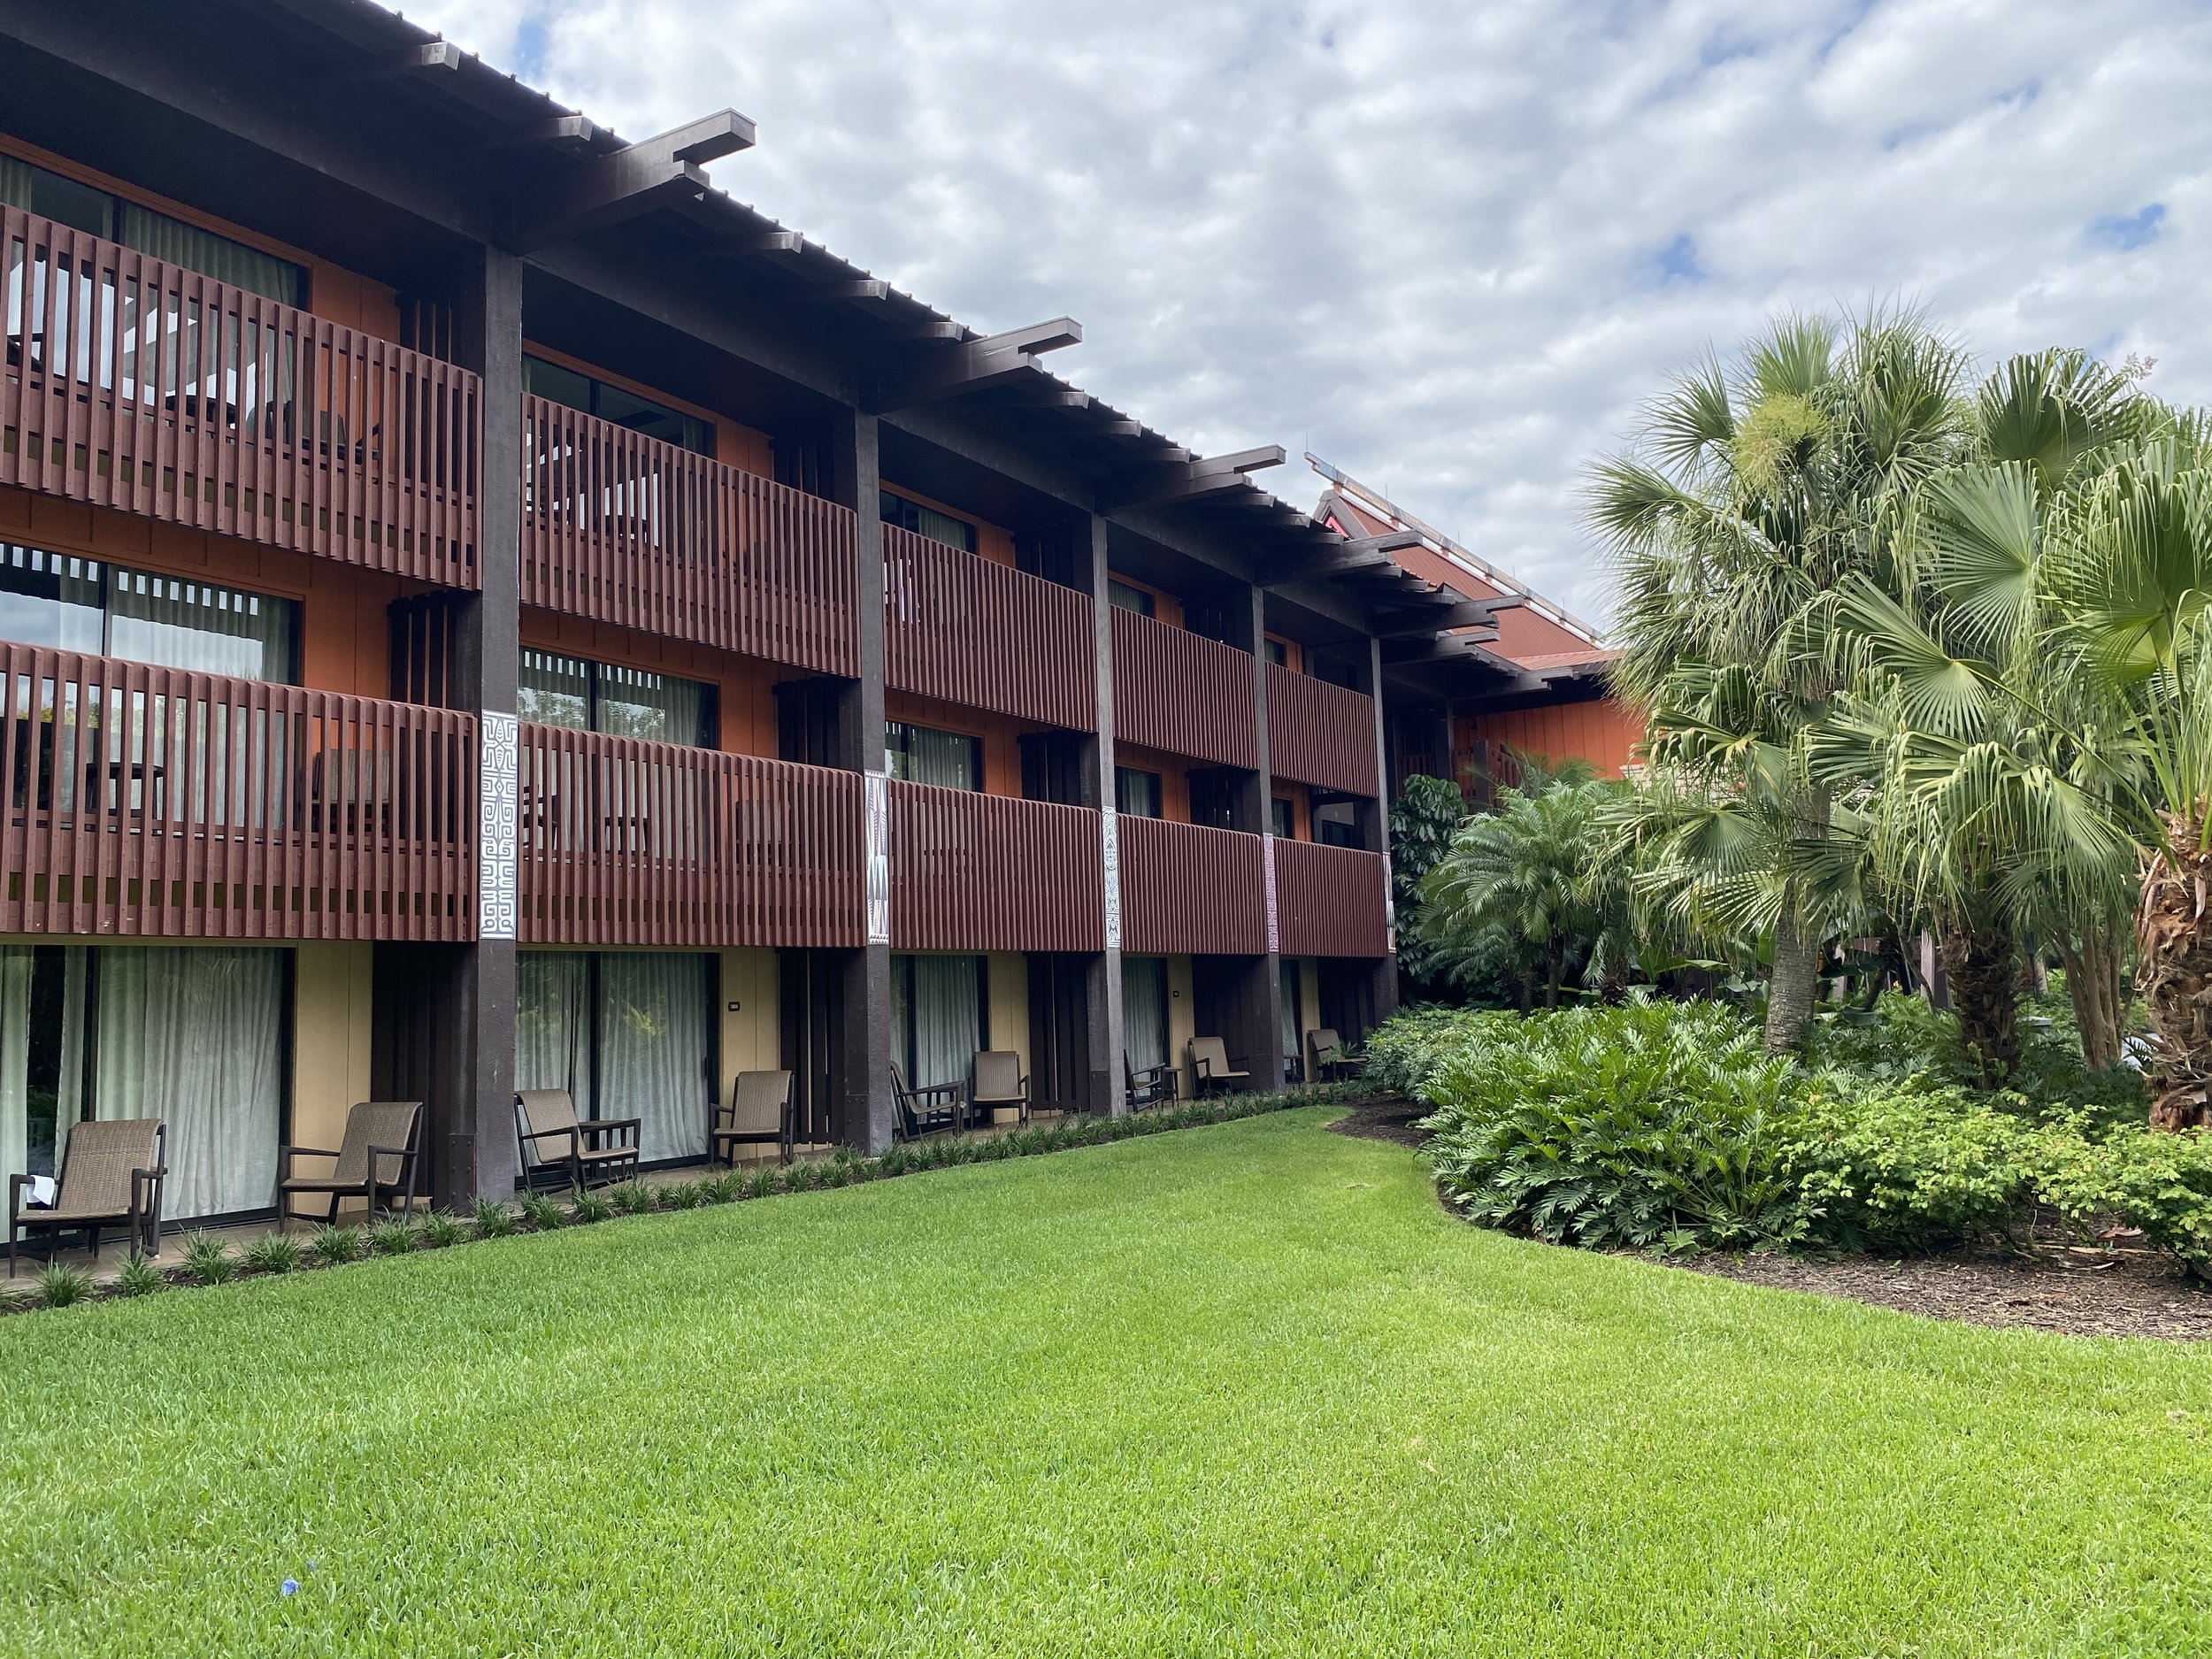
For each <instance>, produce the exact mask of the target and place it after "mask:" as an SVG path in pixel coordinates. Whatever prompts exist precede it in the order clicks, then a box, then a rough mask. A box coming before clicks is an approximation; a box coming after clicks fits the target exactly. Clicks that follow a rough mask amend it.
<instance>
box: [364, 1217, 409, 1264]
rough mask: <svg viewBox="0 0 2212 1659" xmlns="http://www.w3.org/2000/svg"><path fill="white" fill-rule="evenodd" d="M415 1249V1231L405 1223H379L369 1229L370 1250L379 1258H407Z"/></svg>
mask: <svg viewBox="0 0 2212 1659" xmlns="http://www.w3.org/2000/svg"><path fill="white" fill-rule="evenodd" d="M369 1248H371V1249H372V1250H373V1251H375V1252H376V1253H377V1254H378V1255H379V1256H405V1255H406V1254H407V1253H408V1252H409V1251H410V1250H412V1249H413V1248H415V1230H414V1229H413V1228H412V1227H411V1226H409V1225H407V1224H406V1223H405V1222H403V1221H379V1222H376V1223H374V1224H373V1225H371V1226H370V1228H369Z"/></svg>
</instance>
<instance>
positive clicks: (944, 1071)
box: [891, 956, 985, 1088]
mask: <svg viewBox="0 0 2212 1659" xmlns="http://www.w3.org/2000/svg"><path fill="white" fill-rule="evenodd" d="M984 983H985V976H984V971H983V958H982V957H980V956H894V957H892V958H891V1043H892V1049H891V1051H892V1053H893V1054H895V1055H896V1056H898V1061H899V1065H900V1068H901V1070H902V1071H904V1072H905V1073H906V1080H907V1081H908V1082H909V1083H910V1084H911V1085H913V1086H914V1087H916V1088H928V1087H931V1086H933V1085H934V1084H938V1083H964V1082H965V1081H967V1078H968V1071H969V1068H970V1067H971V1066H972V1065H973V1064H974V1063H975V1056H976V1050H978V1049H979V1048H982V1047H983V1031H984V1017H983V987H984Z"/></svg>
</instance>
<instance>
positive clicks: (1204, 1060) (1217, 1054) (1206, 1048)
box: [1190, 1037, 1252, 1094]
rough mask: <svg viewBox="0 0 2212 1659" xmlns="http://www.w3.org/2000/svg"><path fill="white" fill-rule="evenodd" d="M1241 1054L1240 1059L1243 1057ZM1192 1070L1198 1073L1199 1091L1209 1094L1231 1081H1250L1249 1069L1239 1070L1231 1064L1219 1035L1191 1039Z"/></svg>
mask: <svg viewBox="0 0 2212 1659" xmlns="http://www.w3.org/2000/svg"><path fill="white" fill-rule="evenodd" d="M1242 1057H1243V1056H1238V1058H1239V1059H1242ZM1190 1064H1191V1070H1192V1071H1195V1072H1196V1073H1197V1074H1198V1092H1199V1093H1200V1094H1209V1093H1210V1092H1211V1091H1213V1090H1214V1089H1217V1088H1219V1087H1223V1086H1224V1085H1225V1084H1231V1083H1248V1082H1250V1081H1251V1080H1252V1074H1251V1072H1249V1071H1239V1070H1238V1069H1237V1068H1236V1067H1235V1066H1233V1065H1231V1064H1229V1056H1228V1051H1227V1050H1226V1049H1225V1048H1223V1047H1222V1046H1221V1039H1220V1038H1218V1037H1193V1038H1192V1039H1191V1040H1190Z"/></svg>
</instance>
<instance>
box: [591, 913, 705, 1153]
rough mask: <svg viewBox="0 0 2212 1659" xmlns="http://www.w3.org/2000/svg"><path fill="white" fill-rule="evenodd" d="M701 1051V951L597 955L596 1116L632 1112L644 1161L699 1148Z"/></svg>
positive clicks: (701, 1136) (702, 1149) (702, 1130)
mask: <svg viewBox="0 0 2212 1659" xmlns="http://www.w3.org/2000/svg"><path fill="white" fill-rule="evenodd" d="M708 1056H709V1049H708V1036H707V958H706V957H704V956H679V955H675V954H672V953H666V952H661V951H611V952H608V953H607V954H605V955H603V956H601V957H600V958H599V1084H600V1101H601V1104H600V1116H602V1117H603V1118H637V1119H639V1123H638V1148H639V1152H640V1155H641V1156H642V1157H644V1158H645V1159H647V1160H648V1161H650V1160H652V1159H654V1158H685V1157H697V1156H701V1155H702V1154H703V1153H704V1152H705V1151H706V1149H707V1100H708V1094H709V1090H710V1087H712V1084H711V1080H710V1078H709V1076H708V1071H707V1064H708Z"/></svg>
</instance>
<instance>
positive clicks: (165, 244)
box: [118, 202, 306, 305]
mask: <svg viewBox="0 0 2212 1659" xmlns="http://www.w3.org/2000/svg"><path fill="white" fill-rule="evenodd" d="M119 230H120V231H121V235H120V236H119V238H118V240H119V241H120V242H122V244H123V245H124V246H125V247H126V248H133V249H135V250H138V251H139V252H140V253H143V254H150V255H152V256H153V257H155V258H157V259H161V260H165V261H166V262H167V263H168V264H170V265H182V266H183V267H184V268H185V269H186V270H188V271H197V272H198V273H200V274H201V275H202V276H211V277H213V278H214V279H215V280H217V281H218V282H227V283H229V284H230V285H231V286H232V287H234V288H244V289H246V290H247V291H248V292H249V293H252V294H259V295H263V296H266V297H268V298H270V299H273V300H276V301H279V302H280V303H283V304H286V305H298V304H300V303H303V301H304V299H305V294H304V292H303V290H304V287H305V284H304V281H303V278H304V276H305V274H306V273H304V272H303V271H302V270H301V269H300V268H299V266H297V265H294V264H293V263H292V262H291V261H290V260H289V259H280V258H278V257H276V256H275V255H274V254H273V253H263V252H262V251H261V250H259V249H257V248H249V247H247V246H246V245H245V244H244V243H243V242H233V241H232V240H231V239H230V238H229V237H227V236H219V235H217V234H215V233H214V232H213V231H211V230H202V229H200V228H199V227H197V226H195V225H188V224H186V223H185V222H184V221H183V220H182V219H172V218H170V217H169V215H168V214H166V213H157V212H155V211H153V209H151V208H150V207H139V206H136V205H134V204H132V203H129V202H125V203H124V204H122V213H121V223H120V225H119Z"/></svg>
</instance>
